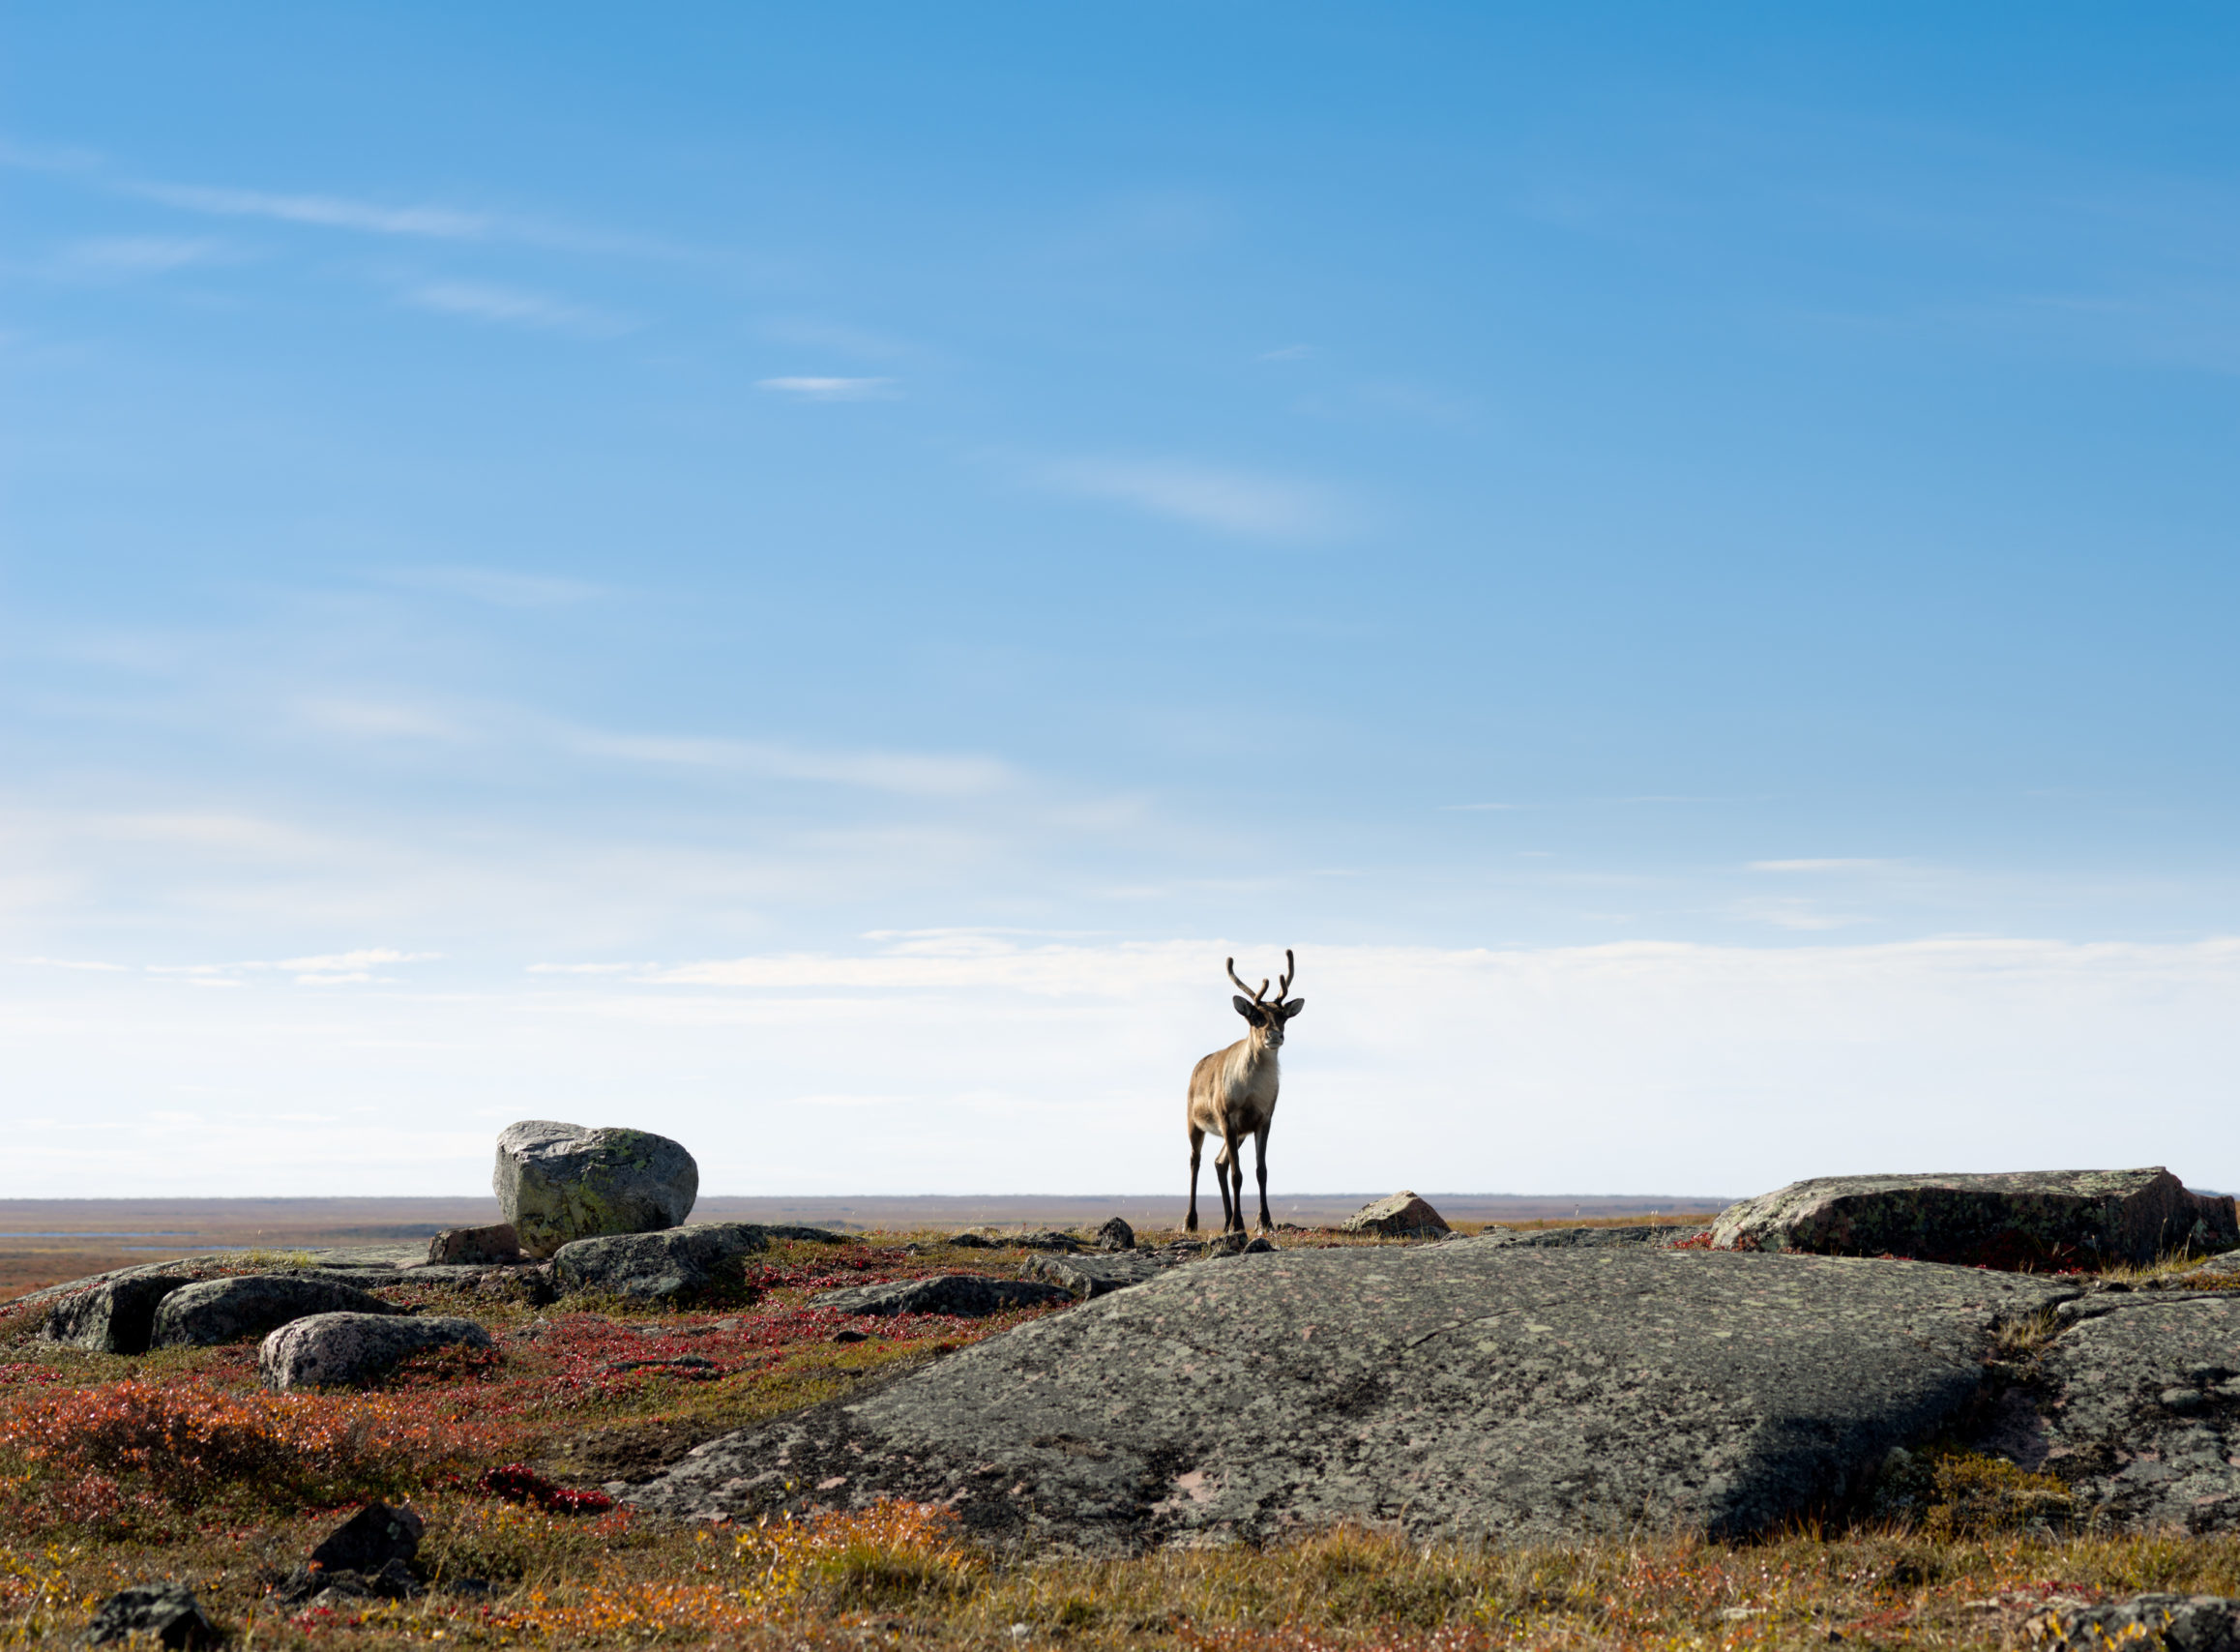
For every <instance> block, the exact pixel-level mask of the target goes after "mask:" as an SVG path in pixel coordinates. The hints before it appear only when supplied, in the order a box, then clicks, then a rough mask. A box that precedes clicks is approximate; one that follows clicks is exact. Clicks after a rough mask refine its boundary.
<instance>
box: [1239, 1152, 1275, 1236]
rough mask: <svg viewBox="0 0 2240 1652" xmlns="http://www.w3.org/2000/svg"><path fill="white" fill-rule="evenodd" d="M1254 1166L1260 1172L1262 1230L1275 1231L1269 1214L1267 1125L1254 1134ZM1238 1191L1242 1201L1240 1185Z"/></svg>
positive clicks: (1242, 1191)
mask: <svg viewBox="0 0 2240 1652" xmlns="http://www.w3.org/2000/svg"><path fill="white" fill-rule="evenodd" d="M1253 1169H1255V1170H1257V1171H1259V1173H1260V1231H1261V1232H1262V1233H1273V1232H1274V1231H1275V1230H1276V1224H1275V1223H1274V1222H1273V1221H1271V1220H1270V1219H1269V1216H1268V1127H1267V1126H1266V1125H1262V1126H1260V1128H1259V1129H1258V1130H1257V1131H1255V1132H1253ZM1237 1193H1238V1196H1239V1202H1240V1203H1241V1202H1242V1201H1243V1194H1244V1189H1243V1188H1242V1187H1241V1186H1240V1187H1239V1188H1238V1190H1237Z"/></svg>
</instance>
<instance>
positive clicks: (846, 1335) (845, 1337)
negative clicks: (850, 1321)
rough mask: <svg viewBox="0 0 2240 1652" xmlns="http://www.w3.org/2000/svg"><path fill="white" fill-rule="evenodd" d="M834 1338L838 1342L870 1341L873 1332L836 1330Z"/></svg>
mask: <svg viewBox="0 0 2240 1652" xmlns="http://www.w3.org/2000/svg"><path fill="white" fill-rule="evenodd" d="M832 1340H833V1341H834V1342H869V1341H870V1340H871V1334H870V1333H869V1331H835V1332H834V1333H833V1334H832Z"/></svg>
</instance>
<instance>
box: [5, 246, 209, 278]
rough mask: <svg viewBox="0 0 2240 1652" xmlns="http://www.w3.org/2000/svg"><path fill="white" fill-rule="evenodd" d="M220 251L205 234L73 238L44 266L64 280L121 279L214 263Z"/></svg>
mask: <svg viewBox="0 0 2240 1652" xmlns="http://www.w3.org/2000/svg"><path fill="white" fill-rule="evenodd" d="M224 255H225V250H224V247H223V245H222V244H221V243H220V242H217V241H212V240H208V239H206V238H192V237H186V236H177V235H111V236H98V237H96V238H94V239H92V240H88V241H76V242H73V243H72V244H71V245H69V246H68V247H65V248H63V249H62V250H61V251H59V252H57V253H56V254H55V256H54V258H53V260H52V261H51V263H50V264H49V265H48V268H49V270H50V271H51V272H52V273H53V274H55V275H57V276H60V277H62V278H63V279H65V280H128V279H130V278H132V277H134V276H160V275H163V274H166V273H167V272H169V271H172V270H180V269H185V268H187V267H188V266H189V265H192V264H208V263H214V262H217V261H218V260H220V259H221V258H222V257H223V256H224Z"/></svg>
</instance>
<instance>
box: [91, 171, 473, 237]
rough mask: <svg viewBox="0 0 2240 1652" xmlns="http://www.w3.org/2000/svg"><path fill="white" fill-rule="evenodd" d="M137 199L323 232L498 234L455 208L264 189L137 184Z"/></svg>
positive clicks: (134, 188) (132, 187)
mask: <svg viewBox="0 0 2240 1652" xmlns="http://www.w3.org/2000/svg"><path fill="white" fill-rule="evenodd" d="M126 189H127V192H129V193H132V194H136V195H142V196H145V197H146V198H147V199H149V200H152V201H160V202H162V204H163V205H165V206H168V207H176V208H178V209H179V210H181V211H182V212H198V213H204V214H208V215H210V216H213V217H218V218H262V219H271V220H274V221H278V222H281V223H302V224H311V225H315V226H317V227H319V228H322V229H352V230H358V231H360V232H362V233H365V234H368V235H401V236H412V237H417V238H421V239H427V240H437V241H480V240H483V239H485V238H486V237H487V236H488V235H489V234H490V232H491V229H492V227H493V226H492V221H491V220H490V218H489V217H488V216H487V215H486V214H484V213H478V212H460V211H457V209H455V208H451V207H433V206H408V207H398V206H383V205H379V204H377V203H375V202H372V201H361V200H352V199H350V198H349V197H348V196H346V195H321V194H310V195H297V194H275V193H272V192H267V191H264V190H227V189H212V188H209V187H206V186H203V185H199V184H132V185H128V186H126Z"/></svg>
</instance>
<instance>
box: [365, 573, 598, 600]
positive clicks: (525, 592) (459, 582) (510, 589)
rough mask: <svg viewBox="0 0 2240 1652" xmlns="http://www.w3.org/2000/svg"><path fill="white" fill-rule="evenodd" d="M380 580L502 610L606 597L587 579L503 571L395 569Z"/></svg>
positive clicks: (383, 574)
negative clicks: (464, 599) (436, 592)
mask: <svg viewBox="0 0 2240 1652" xmlns="http://www.w3.org/2000/svg"><path fill="white" fill-rule="evenodd" d="M378 577H379V578H381V579H382V580H383V581H385V582H386V583H388V584H392V585H404V586H409V587H411V588H413V589H415V590H422V591H440V592H442V593H444V594H445V595H447V596H454V597H465V598H468V599H469V600H470V601H473V602H478V603H487V604H489V605H491V606H492V607H500V608H551V607H560V606H564V605H568V604H571V603H584V602H589V601H590V600H591V599H592V598H594V597H599V596H604V594H605V591H604V587H602V586H599V585H594V584H592V583H590V582H589V581H588V580H583V579H570V578H565V577H562V576H559V575H550V574H516V573H513V572H511V571H509V570H506V569H502V568H394V569H389V570H387V571H385V572H384V573H382V574H381V575H378Z"/></svg>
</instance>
